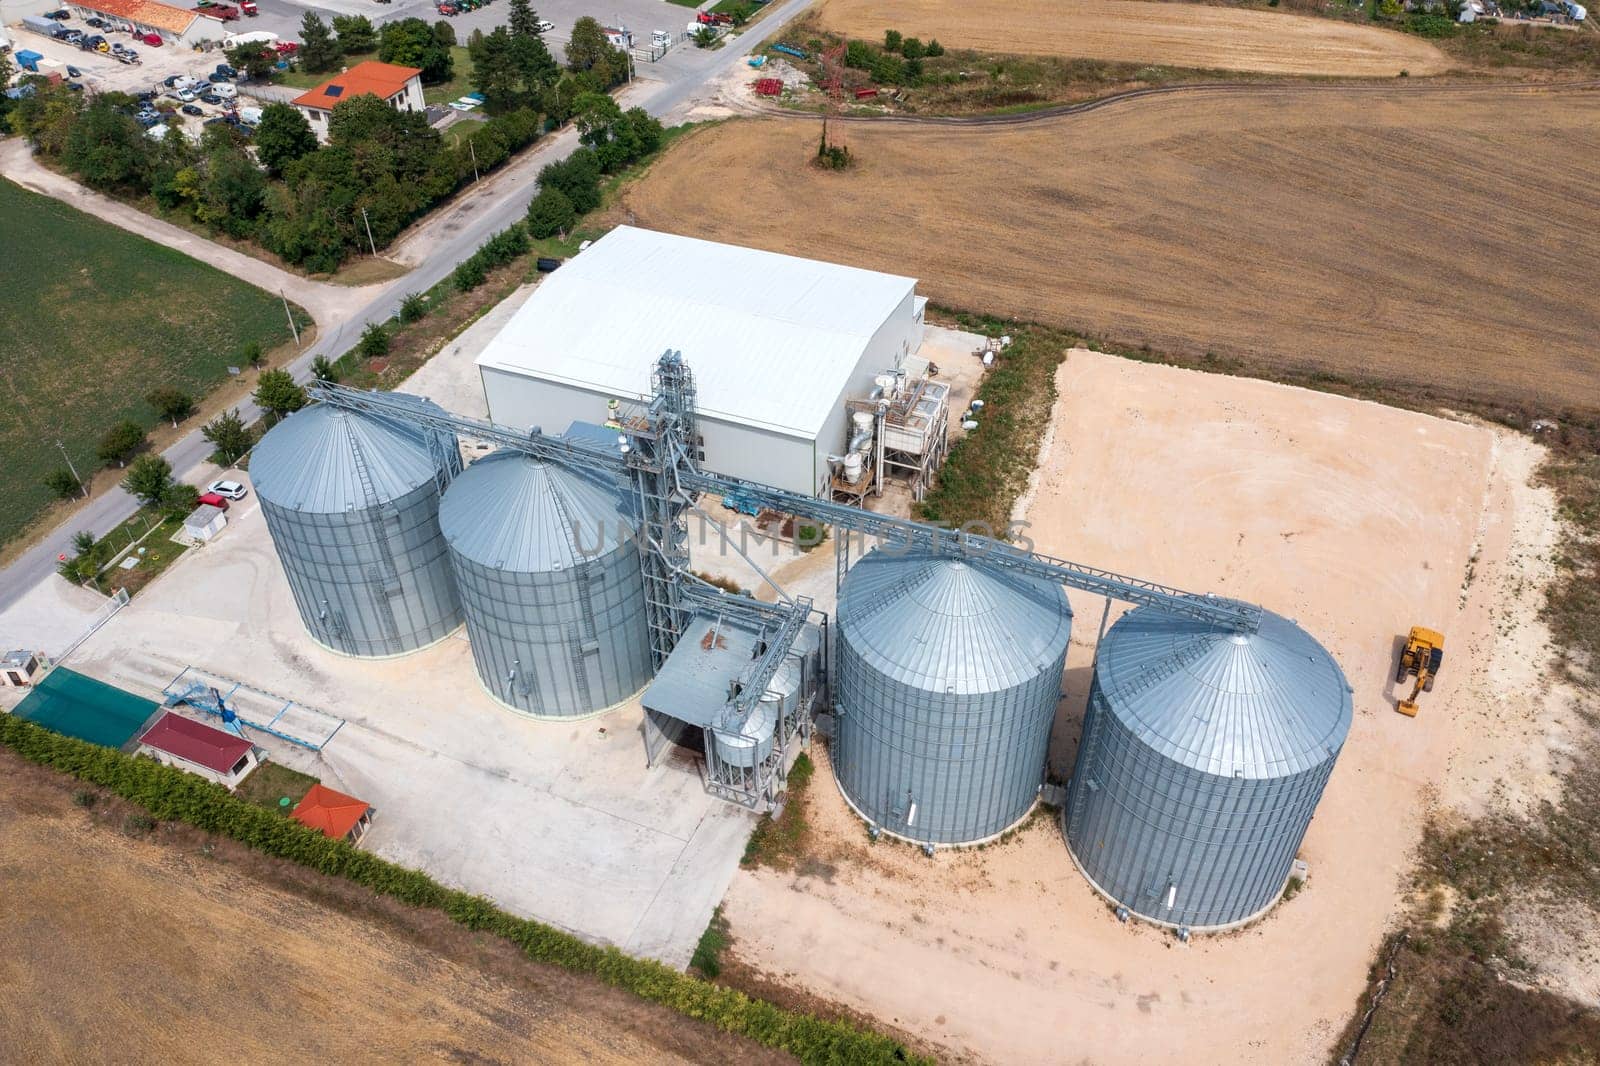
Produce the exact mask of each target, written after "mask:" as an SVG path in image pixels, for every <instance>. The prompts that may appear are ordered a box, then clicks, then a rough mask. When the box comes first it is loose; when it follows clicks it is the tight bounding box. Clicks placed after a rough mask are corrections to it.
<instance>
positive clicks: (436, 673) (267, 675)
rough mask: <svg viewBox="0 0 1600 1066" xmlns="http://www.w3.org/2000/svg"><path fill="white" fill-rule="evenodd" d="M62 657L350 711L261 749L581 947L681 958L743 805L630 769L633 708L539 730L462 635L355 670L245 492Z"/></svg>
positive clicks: (147, 686) (734, 856) (641, 764)
mask: <svg viewBox="0 0 1600 1066" xmlns="http://www.w3.org/2000/svg"><path fill="white" fill-rule="evenodd" d="M229 519H230V522H229V526H228V533H227V536H225V537H222V538H219V539H218V540H217V541H215V542H213V543H211V544H209V545H206V546H205V547H203V548H201V549H198V550H197V551H194V552H191V553H189V554H188V555H186V556H185V557H184V558H183V559H181V560H179V561H178V562H177V563H175V564H173V566H172V568H171V569H170V570H169V571H168V572H167V574H165V575H164V576H163V577H162V578H161V579H160V580H158V581H157V582H155V583H154V584H152V585H151V586H149V587H148V588H146V589H145V590H144V591H143V592H142V593H141V594H140V595H139V597H138V598H137V599H136V600H135V601H134V602H133V603H132V604H131V605H129V606H128V607H126V608H124V609H123V611H122V612H121V613H120V614H119V615H118V616H117V617H116V618H114V619H113V620H112V621H111V622H110V623H108V624H107V625H106V626H105V627H104V628H103V629H101V631H100V632H98V633H96V634H95V635H94V636H93V637H92V638H91V639H90V640H89V641H87V642H86V643H85V644H84V646H83V647H82V648H81V649H80V650H79V652H78V653H77V655H76V656H75V657H74V666H75V668H77V669H79V670H82V671H83V672H85V673H88V674H89V675H91V676H94V677H98V678H101V679H103V680H106V681H109V682H111V683H113V684H119V685H123V686H125V687H127V688H128V689H130V690H131V691H134V692H137V693H139V694H141V695H148V696H155V695H157V694H158V693H159V692H160V689H161V688H162V686H164V685H165V684H167V682H169V681H170V680H171V679H172V678H173V677H174V676H175V675H176V674H177V673H178V672H179V671H181V670H182V669H183V667H184V666H186V665H189V664H194V665H196V666H200V667H204V668H205V669H208V670H211V671H214V672H216V673H218V674H221V675H224V676H228V677H231V678H234V679H236V680H239V681H243V682H245V683H247V684H250V685H252V686H255V687H258V688H262V689H265V690H268V691H270V692H273V693H278V694H281V695H283V696H284V697H286V698H289V699H293V700H295V701H297V702H300V703H303V704H305V705H307V706H310V707H314V708H317V709H319V710H322V711H326V712H329V713H332V714H336V715H338V716H339V717H342V718H344V719H345V720H346V724H345V725H344V726H343V728H342V729H340V730H339V732H338V734H337V736H335V737H334V739H333V741H332V742H331V743H330V744H329V745H328V746H327V747H326V748H325V749H324V750H323V752H322V753H321V754H314V753H311V752H308V751H305V750H303V749H298V748H295V747H293V746H292V745H289V744H286V743H284V742H281V741H278V740H276V739H274V738H269V737H258V738H257V739H258V741H259V742H260V743H262V745H263V746H264V747H265V748H267V750H268V751H269V752H270V753H271V755H272V757H273V758H274V759H277V760H278V761H281V762H283V763H284V764H286V765H288V766H291V767H294V768H295V769H299V770H303V771H305V772H307V773H311V774H314V775H316V776H317V777H319V778H321V779H322V780H323V781H325V782H326V783H328V784H329V785H330V786H332V787H335V788H339V789H341V790H345V791H349V792H352V793H354V794H355V795H358V796H360V797H361V798H363V799H365V800H367V801H368V802H370V803H372V804H373V806H375V807H376V808H377V816H376V818H375V820H374V823H373V827H372V830H371V831H370V832H369V834H368V835H367V837H366V840H365V844H364V846H366V847H368V848H370V849H371V850H373V851H375V852H376V853H377V854H379V855H382V856H384V857H385V858H388V859H392V860H394V861H396V862H400V863H403V864H405V865H409V866H415V867H417V868H420V869H423V870H426V871H427V872H428V873H430V874H432V875H433V876H434V877H437V878H438V879H439V880H441V881H443V882H445V883H447V884H451V885H455V886H459V887H461V888H464V889H467V890H469V891H473V892H479V893H482V894H483V895H485V896H488V897H489V898H491V899H493V900H495V901H496V902H497V903H499V904H501V905H502V906H504V907H506V908H507V909H509V910H511V911H514V912H516V913H518V914H522V915H526V916H529V917H533V918H537V919H539V920H541V921H545V922H548V923H550V924H552V925H556V926H559V927H561V928H564V929H568V930H570V931H572V932H574V933H576V934H578V935H580V936H582V937H584V938H586V939H588V940H591V941H595V942H598V943H605V944H614V945H616V946H618V947H620V948H623V949H624V950H627V951H630V952H639V953H644V954H648V955H649V956H651V957H653V958H658V959H660V960H662V961H664V962H667V963H669V964H670V965H674V966H680V967H681V966H683V965H685V964H687V962H688V959H689V956H690V954H691V953H692V952H693V950H694V945H695V942H696V940H697V939H698V938H699V936H700V934H701V932H702V931H703V930H704V929H705V927H706V924H707V922H708V921H709V920H710V917H711V913H712V910H713V909H714V908H715V906H716V904H717V902H718V901H719V900H720V898H721V896H722V893H723V891H724V889H725V888H726V886H727V884H728V883H729V881H730V880H731V879H732V876H733V873H734V870H735V868H736V867H737V865H738V862H739V857H740V856H741V855H742V854H743V849H744V844H745V840H746V838H747V837H748V835H749V833H750V830H751V829H752V828H753V827H754V824H755V820H754V817H753V816H752V815H751V814H749V813H748V812H746V811H744V810H742V809H739V808H736V807H732V806H729V805H728V804H726V803H724V802H723V801H721V800H718V799H714V798H712V797H711V796H709V795H707V794H706V792H705V790H704V788H703V787H702V784H701V781H700V778H699V776H698V773H697V772H695V770H694V769H693V768H692V766H690V765H688V764H687V763H686V761H673V760H668V761H666V762H664V763H662V764H661V765H658V766H657V767H656V768H654V769H651V768H649V767H647V766H646V764H645V753H644V745H643V741H642V739H641V734H640V728H641V721H642V712H641V710H640V708H639V705H638V702H637V700H633V701H629V702H628V703H626V704H624V705H623V706H621V707H619V708H617V709H615V710H613V711H612V712H610V713H608V714H606V715H603V716H601V717H598V718H594V719H589V720H587V721H583V722H576V723H551V722H537V721H533V720H531V719H527V718H524V717H522V716H519V715H517V714H515V713H513V712H511V711H508V710H506V709H505V708H503V707H501V706H500V705H499V704H497V703H495V702H494V701H493V700H492V699H490V697H489V696H488V695H487V694H486V693H485V692H484V690H483V688H482V687H481V686H480V685H479V683H478V679H477V674H476V672H475V670H474V668H473V663H472V654H471V649H470V647H469V646H468V644H467V642H466V639H465V636H464V634H463V633H462V632H461V631H458V632H457V633H455V634H454V635H452V636H451V637H448V638H446V639H445V640H443V641H441V642H440V643H438V644H436V645H434V646H433V647H431V648H427V649H424V650H423V651H420V652H416V653H414V654H412V655H409V656H405V657H403V658H399V659H393V660H386V661H379V662H370V661H362V660H356V659H349V658H345V657H343V656H339V655H335V654H333V653H331V652H328V651H326V650H324V649H322V648H320V647H318V646H317V645H315V644H314V643H312V642H311V640H310V639H309V638H308V637H307V636H306V635H305V632H304V630H303V629H302V628H301V625H300V621H299V616H298V614H297V613H296V611H295V607H294V602H293V599H292V597H291V596H290V592H289V587H288V583H287V581H286V580H285V579H284V576H283V571H282V569H281V567H280V566H279V564H278V561H277V558H276V556H275V555H274V553H273V550H272V545H271V541H270V538H269V537H268V535H267V531H266V526H265V522H264V521H263V519H262V516H261V513H260V509H259V506H258V505H257V504H256V503H255V500H254V497H253V496H252V497H250V498H249V499H248V500H247V501H245V502H244V503H243V504H239V505H235V507H234V509H233V510H231V511H230V512H229Z"/></svg>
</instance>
